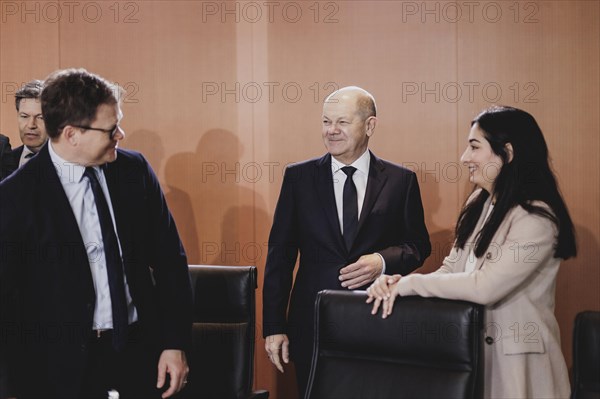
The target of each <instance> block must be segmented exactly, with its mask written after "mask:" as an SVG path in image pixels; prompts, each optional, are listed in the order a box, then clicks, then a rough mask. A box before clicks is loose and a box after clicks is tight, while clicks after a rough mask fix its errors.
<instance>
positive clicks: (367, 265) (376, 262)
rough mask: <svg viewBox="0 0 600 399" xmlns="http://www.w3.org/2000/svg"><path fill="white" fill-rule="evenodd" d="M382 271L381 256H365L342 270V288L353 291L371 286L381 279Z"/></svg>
mask: <svg viewBox="0 0 600 399" xmlns="http://www.w3.org/2000/svg"><path fill="white" fill-rule="evenodd" d="M382 271H383V263H382V261H381V256H380V255H378V254H370V255H363V256H361V257H360V258H359V259H358V260H357V261H356V262H354V263H352V264H349V265H348V266H346V267H344V268H343V269H341V270H340V281H342V287H346V288H348V289H350V290H353V289H355V288H359V287H362V286H363V285H366V284H369V283H370V282H371V281H373V280H375V279H376V278H377V277H379V276H380V275H381V272H382Z"/></svg>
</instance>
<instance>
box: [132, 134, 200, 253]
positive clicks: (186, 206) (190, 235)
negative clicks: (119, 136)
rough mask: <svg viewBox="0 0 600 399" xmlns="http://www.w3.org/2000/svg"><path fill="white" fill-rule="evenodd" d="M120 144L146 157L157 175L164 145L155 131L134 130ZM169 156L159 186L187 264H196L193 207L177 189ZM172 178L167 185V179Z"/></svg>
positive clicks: (182, 192)
mask: <svg viewBox="0 0 600 399" xmlns="http://www.w3.org/2000/svg"><path fill="white" fill-rule="evenodd" d="M124 145H125V146H126V148H129V149H132V150H135V151H139V152H141V153H142V154H143V155H144V157H146V159H147V160H148V162H149V163H150V165H151V166H152V169H154V171H155V173H156V174H157V175H160V168H161V167H162V162H163V159H164V158H165V148H164V145H163V142H162V139H161V138H160V136H159V135H158V133H156V132H154V131H152V130H146V129H141V130H136V131H134V132H133V133H131V134H128V135H127V136H126V140H125V143H124ZM171 159H172V158H170V159H169V161H167V164H166V165H165V176H166V180H167V181H166V183H165V182H163V181H161V182H160V183H161V186H162V187H163V191H164V192H165V198H166V200H167V203H168V204H169V209H170V210H171V213H172V214H173V218H174V219H175V223H176V224H177V230H178V231H179V235H180V236H181V240H182V241H183V245H184V247H185V251H186V254H187V257H188V262H189V263H197V262H196V260H197V259H198V235H197V233H196V224H195V223H190V221H194V220H195V218H194V210H193V208H192V203H191V200H190V197H189V195H188V194H187V193H186V192H185V190H181V189H180V188H178V183H180V182H179V181H178V179H177V177H178V175H179V173H178V171H177V170H176V169H175V170H174V169H173V164H172V163H171ZM171 180H172V181H174V183H173V184H170V181H171Z"/></svg>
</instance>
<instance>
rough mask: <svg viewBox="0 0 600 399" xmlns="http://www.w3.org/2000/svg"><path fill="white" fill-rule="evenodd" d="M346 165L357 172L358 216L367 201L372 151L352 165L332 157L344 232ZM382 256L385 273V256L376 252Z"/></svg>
mask: <svg viewBox="0 0 600 399" xmlns="http://www.w3.org/2000/svg"><path fill="white" fill-rule="evenodd" d="M344 166H353V167H355V168H356V172H354V174H353V175H352V181H353V182H354V185H355V186H356V199H357V201H358V218H359V220H360V214H361V211H362V207H363V204H364V202H365V193H366V192H367V181H368V179H369V168H370V166H371V153H370V152H369V150H368V149H367V150H366V151H365V152H364V153H363V154H362V155H361V156H360V157H358V159H357V160H356V161H354V162H352V164H350V165H344V164H343V163H341V162H340V161H338V160H337V159H335V158H334V157H333V156H332V157H331V172H332V174H333V192H334V194H335V205H336V207H337V214H338V221H339V222H340V230H341V231H342V234H344V184H345V183H346V178H347V177H348V176H347V175H346V174H345V173H344V171H343V170H342V168H343V167H344ZM375 253H376V254H377V255H379V257H380V258H381V263H382V265H383V270H382V272H381V273H382V274H383V273H385V259H383V256H382V255H381V254H380V253H378V252H375Z"/></svg>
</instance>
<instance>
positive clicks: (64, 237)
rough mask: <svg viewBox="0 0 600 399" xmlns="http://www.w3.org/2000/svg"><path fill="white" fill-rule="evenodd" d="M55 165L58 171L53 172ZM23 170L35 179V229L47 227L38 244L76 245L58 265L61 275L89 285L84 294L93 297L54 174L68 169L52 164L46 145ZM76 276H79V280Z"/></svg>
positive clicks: (84, 253)
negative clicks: (50, 209) (37, 226)
mask: <svg viewBox="0 0 600 399" xmlns="http://www.w3.org/2000/svg"><path fill="white" fill-rule="evenodd" d="M57 166H58V167H59V170H57ZM23 168H27V170H23V172H25V173H31V174H32V175H33V176H35V180H37V190H38V193H37V194H36V197H37V198H39V203H38V204H37V206H35V209H36V211H35V212H36V213H37V215H36V216H35V220H37V223H38V224H39V226H44V225H45V226H47V228H43V231H44V232H45V233H44V234H51V237H50V236H44V237H43V238H41V240H42V242H46V241H48V240H49V241H50V242H54V241H57V240H58V241H59V242H61V243H64V244H68V245H75V246H76V247H74V248H72V249H70V251H73V252H71V253H72V256H70V257H69V258H68V259H69V261H67V262H64V263H63V265H62V267H63V268H64V273H65V274H68V275H71V276H73V278H74V279H80V280H81V282H82V283H83V282H85V283H86V284H89V288H90V290H89V291H88V292H89V293H91V294H93V292H94V288H93V283H92V274H91V271H90V268H89V267H85V266H87V265H88V256H87V251H86V247H85V244H84V242H83V238H82V237H81V232H80V231H79V226H78V224H77V220H76V219H75V215H74V213H73V209H72V208H71V204H70V203H69V199H68V198H67V195H66V193H65V190H64V188H63V186H62V183H61V182H60V178H59V175H58V173H64V174H70V173H71V167H69V166H64V167H63V166H61V165H54V164H53V163H52V159H51V158H50V153H49V152H48V144H46V145H45V146H44V147H42V149H41V150H40V152H39V154H38V155H36V156H35V157H33V158H32V159H31V160H30V161H29V162H28V163H27V164H26V165H24V166H23ZM48 198H51V199H52V203H48V202H47V199H48ZM48 207H51V208H52V211H50V212H48ZM80 276H83V279H81V277H80Z"/></svg>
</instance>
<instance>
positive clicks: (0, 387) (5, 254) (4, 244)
mask: <svg viewBox="0 0 600 399" xmlns="http://www.w3.org/2000/svg"><path fill="white" fill-rule="evenodd" d="M0 203H1V204H2V206H1V207H0V398H6V397H13V396H16V392H17V391H18V388H17V386H16V381H15V375H14V374H15V365H16V364H17V355H18V354H17V353H16V351H17V349H16V348H17V345H18V341H17V331H18V325H19V324H18V323H19V319H18V316H19V311H18V303H19V301H18V290H17V285H18V283H17V282H18V271H19V267H18V265H20V264H21V258H20V257H21V256H22V254H23V247H22V242H21V241H20V239H19V237H20V234H19V232H17V231H16V230H17V227H18V226H19V224H18V223H17V222H18V218H19V217H18V215H17V214H16V213H15V212H14V210H15V209H18V208H16V207H15V201H14V199H13V198H12V196H11V195H9V193H8V192H7V190H6V189H5V187H3V186H0Z"/></svg>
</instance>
